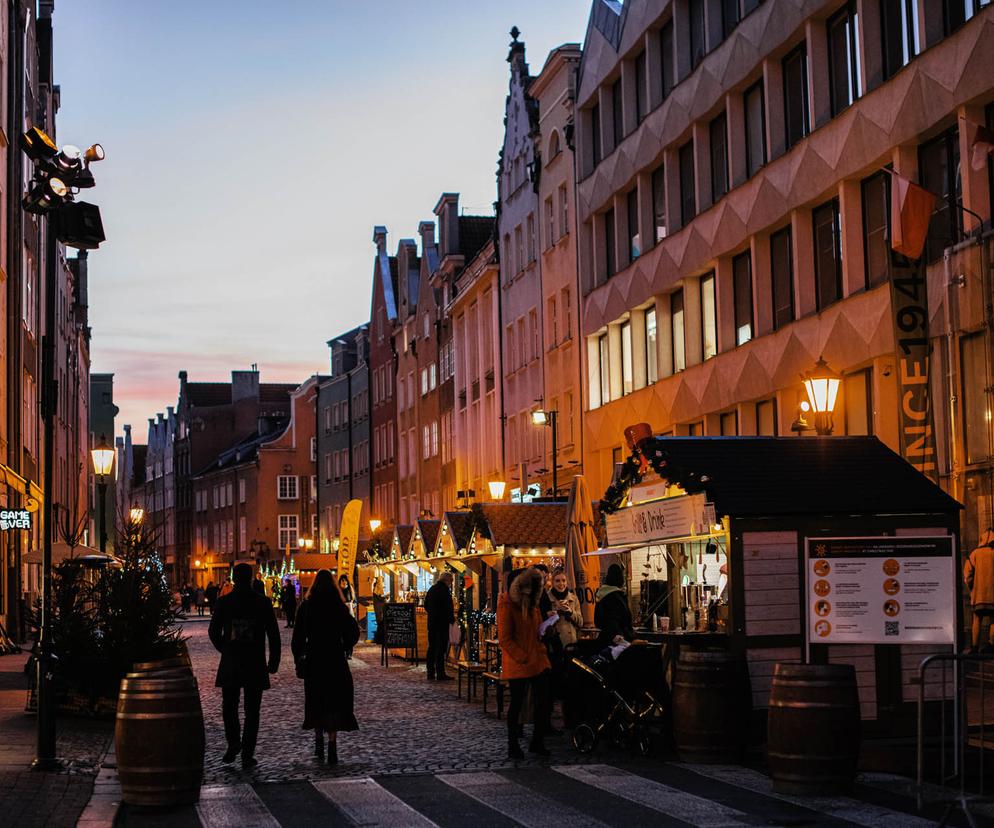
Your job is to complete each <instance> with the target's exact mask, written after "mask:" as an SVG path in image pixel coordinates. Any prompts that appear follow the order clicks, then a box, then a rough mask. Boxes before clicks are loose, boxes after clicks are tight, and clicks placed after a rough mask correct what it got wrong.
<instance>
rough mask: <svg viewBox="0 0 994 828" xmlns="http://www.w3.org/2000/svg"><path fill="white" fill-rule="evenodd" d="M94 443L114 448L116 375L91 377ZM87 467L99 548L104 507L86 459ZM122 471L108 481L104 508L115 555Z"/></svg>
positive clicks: (94, 535)
mask: <svg viewBox="0 0 994 828" xmlns="http://www.w3.org/2000/svg"><path fill="white" fill-rule="evenodd" d="M89 385H90V423H89V430H90V440H91V442H92V445H93V446H96V445H99V444H100V443H103V444H105V445H111V442H112V440H114V437H113V435H114V433H115V428H116V426H115V418H116V417H117V415H118V411H119V409H118V407H117V406H116V405H115V404H114V375H113V374H91V375H90V383H89ZM86 466H87V469H88V470H89V473H90V474H89V477H90V480H91V492H90V496H91V499H92V502H93V506H94V508H93V522H92V532H91V533H90V536H91V538H92V545H93V546H98V545H99V543H100V539H101V525H100V524H101V518H100V514H101V511H100V509H101V504H100V502H99V500H100V494H99V492H98V490H97V481H96V479H95V478H94V476H93V474H92V471H93V466H92V464H91V463H90V460H89V457H87V458H86ZM119 476H120V470H119V469H118V468H116V467H115V468H114V469H113V470H112V472H111V474H109V475H107V479H106V486H107V488H106V494H105V497H106V504H105V505H104V507H103V527H102V531H103V532H105V533H106V537H107V551H108V552H111V553H112V552H113V551H114V548H115V543H116V539H117V515H118V512H117V508H116V507H117V478H118V477H119Z"/></svg>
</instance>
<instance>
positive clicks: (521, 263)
mask: <svg viewBox="0 0 994 828" xmlns="http://www.w3.org/2000/svg"><path fill="white" fill-rule="evenodd" d="M514 250H515V255H516V256H517V260H516V261H517V263H518V271H522V270H524V269H525V265H526V264H527V262H526V261H525V242H524V238H523V236H522V235H521V225H520V224H519V225H518V226H517V227H515V228H514Z"/></svg>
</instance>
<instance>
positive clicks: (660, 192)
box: [652, 166, 666, 242]
mask: <svg viewBox="0 0 994 828" xmlns="http://www.w3.org/2000/svg"><path fill="white" fill-rule="evenodd" d="M652 223H653V226H654V227H655V228H656V230H655V236H656V237H655V239H654V240H653V241H654V242H658V241H660V240H662V239H664V238H666V176H665V170H664V169H663V167H662V166H659V167H656V169H654V170H653V171H652Z"/></svg>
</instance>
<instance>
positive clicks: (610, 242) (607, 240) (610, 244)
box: [604, 207, 618, 278]
mask: <svg viewBox="0 0 994 828" xmlns="http://www.w3.org/2000/svg"><path fill="white" fill-rule="evenodd" d="M614 245H615V237H614V208H613V207H612V208H611V209H610V210H608V211H607V212H606V213H604V275H605V276H606V277H608V278H610V277H611V276H614V274H615V273H616V272H617V270H618V263H617V261H616V259H615V256H614V252H615V249H614Z"/></svg>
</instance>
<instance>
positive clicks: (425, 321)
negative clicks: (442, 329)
mask: <svg viewBox="0 0 994 828" xmlns="http://www.w3.org/2000/svg"><path fill="white" fill-rule="evenodd" d="M421 326H422V328H423V329H424V330H423V333H424V338H425V339H427V338H428V337H429V336H431V318H430V317H429V316H428V314H427V313H426V314H424V315H423V316H422V317H421Z"/></svg>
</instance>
